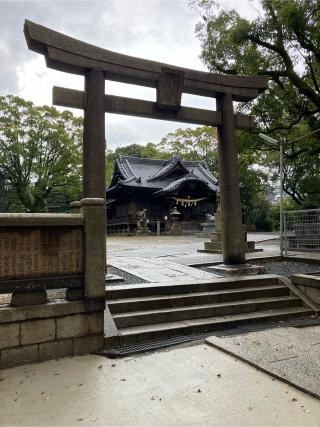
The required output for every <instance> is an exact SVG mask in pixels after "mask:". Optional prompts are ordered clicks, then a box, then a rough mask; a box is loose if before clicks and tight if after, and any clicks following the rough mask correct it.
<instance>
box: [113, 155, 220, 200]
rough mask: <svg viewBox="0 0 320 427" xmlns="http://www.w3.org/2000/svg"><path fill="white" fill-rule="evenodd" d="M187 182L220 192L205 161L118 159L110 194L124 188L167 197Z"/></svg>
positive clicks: (177, 157) (175, 157) (127, 157)
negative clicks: (146, 190) (147, 190)
mask: <svg viewBox="0 0 320 427" xmlns="http://www.w3.org/2000/svg"><path fill="white" fill-rule="evenodd" d="M187 181H190V182H191V181H194V182H198V183H199V182H203V183H204V184H205V185H206V187H207V188H208V189H209V190H211V191H214V192H216V191H217V190H218V181H217V179H216V178H215V177H214V176H213V175H212V174H211V172H210V171H209V170H208V167H207V165H206V163H205V162H204V161H191V160H188V161H185V160H182V159H181V158H180V157H179V156H174V157H172V158H171V159H170V160H159V159H146V158H141V157H130V156H118V157H117V159H116V165H115V170H114V174H113V178H112V181H111V184H110V186H109V188H108V190H107V193H112V192H113V191H114V190H116V189H119V188H120V187H123V186H124V187H131V188H141V189H142V188H143V189H150V190H153V192H158V194H161V193H163V194H166V193H169V192H170V191H174V190H176V189H177V188H179V186H181V185H182V184H184V183H185V182H187Z"/></svg>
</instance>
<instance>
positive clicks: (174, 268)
mask: <svg viewBox="0 0 320 427" xmlns="http://www.w3.org/2000/svg"><path fill="white" fill-rule="evenodd" d="M108 263H109V264H110V265H112V266H114V267H117V268H119V269H121V270H124V271H126V272H129V273H131V274H134V275H135V276H138V277H141V278H142V279H144V280H147V281H149V282H158V283H167V282H174V283H185V282H186V281H190V280H193V281H199V282H200V281H202V280H210V279H213V278H216V277H218V276H216V275H214V274H211V273H207V272H205V271H202V270H198V269H195V268H192V267H187V266H184V265H179V264H176V263H174V262H170V261H167V260H162V259H159V258H133V257H126V258H124V257H109V259H108Z"/></svg>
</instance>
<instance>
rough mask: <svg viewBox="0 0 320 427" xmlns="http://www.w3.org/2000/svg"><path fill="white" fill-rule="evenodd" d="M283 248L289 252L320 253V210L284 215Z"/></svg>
mask: <svg viewBox="0 0 320 427" xmlns="http://www.w3.org/2000/svg"><path fill="white" fill-rule="evenodd" d="M283 239H284V242H283V246H284V250H285V254H287V252H289V251H295V252H297V251H298V252H299V251H310V252H319V251H320V209H309V210H300V211H285V212H284V213H283Z"/></svg>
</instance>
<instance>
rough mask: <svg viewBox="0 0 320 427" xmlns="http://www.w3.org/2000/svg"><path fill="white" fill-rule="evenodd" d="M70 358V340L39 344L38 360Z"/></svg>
mask: <svg viewBox="0 0 320 427" xmlns="http://www.w3.org/2000/svg"><path fill="white" fill-rule="evenodd" d="M66 356H72V339H67V340H60V341H52V342H45V343H42V344H39V360H50V359H57V358H59V357H66Z"/></svg>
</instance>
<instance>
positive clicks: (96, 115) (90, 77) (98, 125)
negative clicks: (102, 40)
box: [83, 69, 106, 200]
mask: <svg viewBox="0 0 320 427" xmlns="http://www.w3.org/2000/svg"><path fill="white" fill-rule="evenodd" d="M104 88H105V77H104V72H103V71H102V70H97V69H91V70H88V71H87V73H86V75H85V106H84V107H85V108H84V122H83V197H84V198H102V199H104V200H105V198H106V180H105V144H106V143H105V94H104Z"/></svg>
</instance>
